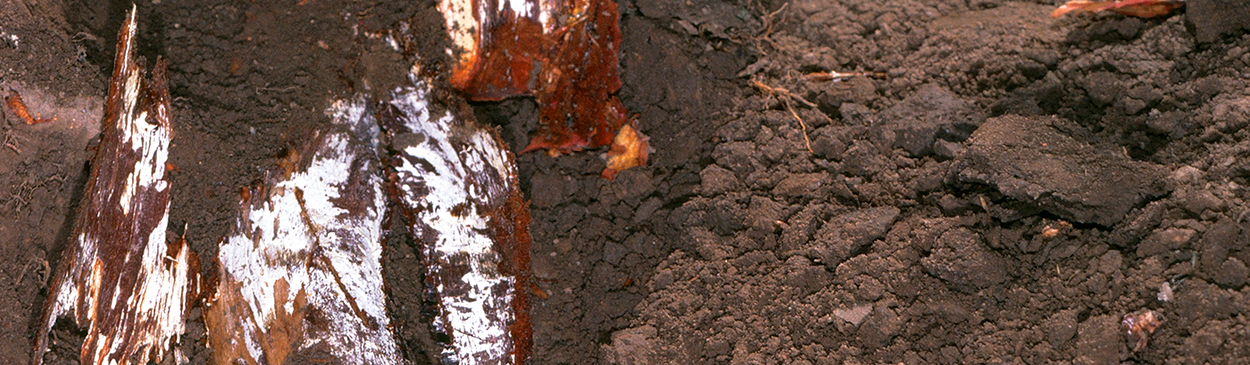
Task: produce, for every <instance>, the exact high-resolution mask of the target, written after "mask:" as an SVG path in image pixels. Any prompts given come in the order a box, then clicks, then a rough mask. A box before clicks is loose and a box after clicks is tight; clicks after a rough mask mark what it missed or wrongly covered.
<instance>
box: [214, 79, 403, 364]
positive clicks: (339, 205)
mask: <svg viewBox="0 0 1250 365" xmlns="http://www.w3.org/2000/svg"><path fill="white" fill-rule="evenodd" d="M365 105H366V104H365V102H364V101H363V99H361V100H351V101H340V102H337V103H335V104H334V106H332V107H331V108H330V110H329V111H328V114H330V116H331V119H332V120H333V122H332V123H330V124H329V125H328V126H327V127H325V128H322V129H319V130H318V131H317V132H316V133H315V135H314V136H312V138H308V139H307V142H306V144H305V145H303V146H301V147H297V148H294V149H291V150H289V152H288V153H287V155H286V156H285V157H284V158H282V159H281V160H280V161H279V164H278V165H279V166H278V167H277V168H276V169H275V170H273V171H271V172H270V173H269V174H268V175H267V176H266V178H265V183H264V186H261V187H258V188H254V189H248V190H244V192H243V194H241V195H242V196H243V201H242V204H241V207H240V215H239V220H238V226H237V228H236V230H235V232H234V233H233V234H231V235H230V236H229V237H227V238H225V239H223V240H222V242H221V243H220V246H219V250H218V255H217V267H218V270H217V276H216V279H217V281H216V283H215V285H214V288H212V289H211V290H212V293H211V294H210V295H208V298H207V299H206V303H207V304H206V305H207V309H206V311H205V315H204V318H205V324H206V325H207V327H208V331H209V336H208V338H209V345H210V346H211V347H212V348H213V355H214V357H215V360H214V361H215V363H217V364H223V365H224V364H284V363H287V364H297V363H342V364H403V363H404V360H403V358H402V355H401V353H400V349H399V346H398V344H397V343H396V341H395V336H394V334H393V333H392V332H391V325H390V319H389V317H388V315H387V310H386V294H385V293H384V292H383V279H382V265H381V258H382V234H383V227H382V224H383V223H382V222H383V219H384V218H385V215H386V195H385V194H384V193H383V184H382V175H381V170H380V167H379V161H378V158H377V142H376V140H377V137H378V127H377V124H376V123H375V120H374V118H373V117H372V116H371V115H370V114H368V113H367V112H366V107H365Z"/></svg>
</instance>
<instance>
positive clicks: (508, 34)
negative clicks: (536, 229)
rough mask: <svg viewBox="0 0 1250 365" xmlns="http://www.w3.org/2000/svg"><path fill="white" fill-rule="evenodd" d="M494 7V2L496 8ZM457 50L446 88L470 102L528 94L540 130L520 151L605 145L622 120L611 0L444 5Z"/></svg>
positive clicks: (458, 0)
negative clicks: (533, 102)
mask: <svg viewBox="0 0 1250 365" xmlns="http://www.w3.org/2000/svg"><path fill="white" fill-rule="evenodd" d="M496 4H497V5H496ZM439 8H440V10H441V11H442V12H443V14H444V16H445V17H446V19H447V29H448V30H449V32H450V34H451V37H452V40H453V42H454V43H455V45H456V48H455V52H454V53H455V54H454V56H455V57H456V58H457V60H458V63H457V65H456V66H455V69H454V72H453V76H452V78H451V83H452V85H453V86H455V87H456V88H457V89H459V90H460V91H462V92H464V93H465V94H466V95H467V96H468V98H469V99H471V100H491V101H493V100H501V99H504V98H507V97H511V96H517V95H528V94H533V95H534V97H535V99H537V101H538V105H539V109H540V110H539V116H540V117H539V121H540V122H541V125H540V126H539V128H538V133H537V134H535V135H534V137H533V139H531V140H530V144H529V146H526V147H525V149H524V151H526V152H528V151H535V150H549V152H559V153H569V152H571V151H580V150H582V149H585V148H595V147H600V146H606V145H609V144H611V143H612V139H613V136H614V135H616V134H617V131H618V130H619V129H620V128H621V126H622V125H625V124H626V123H628V121H627V120H626V117H625V113H626V111H625V106H624V105H622V104H621V101H620V99H618V98H617V96H616V93H617V91H618V90H620V88H621V80H620V76H619V75H618V72H619V71H618V69H619V63H618V61H617V57H618V53H619V52H620V45H621V32H620V28H619V26H618V21H619V20H618V19H619V17H620V16H619V14H618V11H617V4H616V2H615V1H613V0H575V1H554V2H550V1H536V0H526V1H507V2H496V1H484V0H473V1H470V0H444V1H442V2H441V5H440V7H439Z"/></svg>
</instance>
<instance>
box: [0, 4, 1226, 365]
mask: <svg viewBox="0 0 1250 365" xmlns="http://www.w3.org/2000/svg"><path fill="white" fill-rule="evenodd" d="M1056 5H1057V4H1056V3H1051V2H1045V1H1043V2H1029V1H1006V0H973V1H966V0H924V1H920V0H896V1H871V0H793V1H781V0H762V1H759V0H745V1H742V0H735V1H715V0H691V1H663V0H622V1H621V3H620V13H621V20H620V21H621V30H622V32H623V34H624V38H623V42H622V44H621V49H620V52H621V54H620V59H621V75H622V79H623V81H624V87H623V88H622V89H621V90H620V92H619V96H620V98H621V100H622V101H623V102H624V104H625V106H626V107H627V108H628V109H629V111H630V115H631V117H632V118H634V119H635V120H636V121H637V124H638V125H639V127H640V130H641V131H642V132H643V133H645V134H647V135H649V136H650V146H651V147H652V148H653V149H654V151H653V152H652V153H651V156H650V164H649V165H648V166H646V167H644V168H634V169H630V170H626V171H624V172H622V173H620V174H619V175H618V176H617V177H616V178H615V179H614V180H606V179H603V178H600V177H599V172H600V170H602V169H603V166H604V161H603V159H602V158H601V157H600V154H601V153H603V152H605V151H603V150H594V151H584V152H580V153H574V154H572V155H566V156H559V157H554V158H553V157H550V156H548V155H546V154H543V153H529V154H524V155H520V156H519V157H518V159H517V164H518V168H519V171H520V175H521V176H520V179H521V184H522V187H523V191H524V192H525V194H526V196H527V198H528V199H530V200H531V201H532V206H531V209H532V212H533V223H532V225H531V226H530V232H531V233H532V235H533V237H534V242H533V251H532V253H531V254H532V256H533V267H532V270H533V275H534V276H535V278H536V280H535V281H536V282H537V288H535V289H534V293H535V294H536V298H535V299H534V300H533V302H532V303H533V308H532V313H533V326H534V327H533V328H534V351H533V354H534V355H533V363H535V364H566V363H567V364H609V363H611V364H666V363H680V364H701V363H730V364H840V363H846V364H861V363H862V364H879V363H891V364H893V363H905V364H932V363H943V364H945V363H1013V364H1014V363H1027V364H1036V363H1072V364H1113V363H1149V364H1164V363H1166V364H1191V363H1194V364H1197V363H1213V364H1237V363H1247V361H1250V360H1247V359H1250V317H1248V316H1247V314H1248V313H1250V286H1248V285H1247V280H1248V274H1247V272H1248V269H1247V263H1250V247H1248V246H1247V243H1248V242H1250V217H1247V214H1246V212H1248V211H1250V201H1248V200H1247V193H1248V191H1247V186H1248V185H1250V162H1247V161H1250V130H1246V129H1245V127H1246V126H1247V124H1250V88H1248V87H1247V86H1248V85H1250V35H1246V34H1245V29H1246V28H1250V19H1247V18H1246V17H1247V16H1250V15H1248V14H1250V11H1247V9H1246V8H1247V7H1248V6H1247V5H1245V4H1242V3H1237V2H1225V1H1214V0H1207V1H1202V0H1192V1H1189V2H1188V6H1187V8H1185V9H1181V10H1178V11H1176V12H1173V13H1172V14H1170V15H1167V16H1162V17H1157V18H1153V19H1138V18H1131V17H1124V16H1120V15H1115V14H1095V15H1090V14H1080V15H1076V16H1068V17H1064V18H1060V19H1052V18H1050V17H1049V14H1050V12H1051V11H1052V10H1053V9H1054V8H1055V6H1056ZM129 8H130V3H129V2H122V1H113V2H93V1H75V0H64V1H61V0H9V1H3V2H0V88H2V89H3V90H0V91H2V92H3V93H4V94H5V96H8V95H10V94H11V93H12V92H16V93H19V94H20V95H21V97H22V98H23V99H24V101H25V104H26V106H27V107H28V110H29V112H30V114H31V115H32V116H33V117H35V118H55V119H54V120H53V121H51V122H47V123H43V124H38V125H27V124H26V123H25V122H24V121H23V120H22V119H21V117H20V116H18V115H17V114H16V113H14V112H13V111H12V110H11V109H8V108H4V112H3V120H2V121H0V133H2V134H3V146H0V207H2V208H0V237H3V239H2V240H0V307H3V308H5V310H3V311H0V363H6V364H18V363H24V362H26V361H27V360H28V359H29V358H30V357H31V356H32V353H31V344H32V338H33V336H34V333H35V331H36V328H37V324H36V322H38V317H39V313H40V311H41V308H42V306H43V303H44V301H45V297H46V296H47V293H48V285H49V281H50V279H49V277H50V275H51V272H52V271H54V270H55V268H56V267H57V265H58V262H57V261H58V259H57V258H59V257H60V252H61V251H62V250H64V248H65V245H67V244H69V242H71V240H70V239H69V238H70V237H69V235H70V233H69V232H70V230H71V229H72V227H70V226H69V224H68V223H67V222H71V221H72V218H73V215H74V214H75V213H76V210H77V201H78V200H79V199H80V196H81V194H82V189H83V182H84V179H85V177H86V172H87V171H89V166H90V164H91V163H93V162H91V161H88V156H89V153H90V150H91V148H92V146H93V144H95V143H97V142H96V141H95V139H97V138H98V137H97V134H98V131H99V129H100V126H99V120H100V115H101V111H102V108H103V106H102V104H103V98H104V96H105V94H106V92H107V88H106V86H107V82H108V77H109V75H110V73H111V71H112V65H111V62H112V59H113V51H114V50H113V48H114V43H115V41H116V34H117V28H118V26H119V25H120V23H121V19H122V16H123V14H124V12H125V11H126V10H128V9H129ZM138 11H139V14H138V19H139V24H140V33H139V34H140V35H139V52H140V54H141V55H143V56H145V57H147V58H148V59H149V60H154V59H156V58H157V57H161V58H164V59H167V60H168V61H169V80H170V89H171V92H172V94H173V98H174V102H173V104H174V116H175V118H176V119H175V124H174V133H175V135H174V142H173V143H174V144H173V146H172V147H171V148H170V158H169V161H170V163H172V165H173V166H174V168H173V170H172V173H171V177H170V180H171V181H172V183H173V192H174V198H173V202H172V206H171V215H170V225H169V229H170V231H171V232H170V233H171V234H173V235H182V234H185V235H186V237H187V239H188V241H190V242H191V244H192V247H193V248H194V249H195V250H196V251H197V252H198V253H199V254H200V256H201V257H202V258H205V262H211V260H209V258H211V257H213V256H214V255H215V254H216V248H215V247H216V245H217V242H218V240H219V239H221V237H223V236H224V235H225V234H227V233H228V231H229V230H230V229H232V227H233V225H234V224H235V219H236V217H235V214H236V212H237V204H238V199H239V198H238V195H239V189H240V187H243V186H248V185H252V184H255V183H257V182H258V180H259V179H260V178H261V177H262V176H263V174H264V172H265V171H267V170H269V169H271V168H274V166H276V161H277V157H278V156H279V155H280V153H281V151H282V150H283V149H284V148H287V147H288V146H291V145H293V144H295V143H298V142H300V141H299V136H304V135H307V133H308V131H309V130H310V129H312V128H314V127H316V126H318V125H321V124H323V123H326V122H327V121H328V117H327V116H326V114H325V113H324V111H325V110H326V108H327V107H328V106H329V105H330V103H331V102H332V101H333V100H335V99H336V98H343V97H348V96H350V95H352V94H353V93H358V92H374V91H379V90H382V91H384V90H387V87H389V86H388V85H389V84H387V82H391V83H394V82H398V81H396V80H402V78H403V77H402V72H403V70H406V68H407V65H408V64H409V62H411V60H410V59H405V58H404V56H403V55H401V54H399V53H398V52H394V51H389V49H390V48H389V47H387V46H385V44H384V42H383V41H381V40H380V38H379V36H378V35H380V34H385V32H388V31H394V30H398V29H401V28H404V27H405V26H406V29H408V30H407V32H409V33H411V34H414V35H417V37H416V38H417V39H418V41H417V42H416V43H418V44H419V47H417V48H420V49H433V50H439V49H442V47H444V46H443V45H445V44H447V43H446V42H447V39H446V35H444V33H443V31H442V24H443V20H442V18H441V15H440V14H439V13H438V12H437V10H436V9H435V4H434V3H433V2H431V1H416V2H373V1H351V2H347V1H329V0H307V1H299V2H295V1H286V2H280V3H275V4H263V3H259V2H258V3H251V2H224V1H201V2H195V3H190V2H179V1H151V2H144V3H141V4H139V6H138ZM432 53H433V55H431V56H428V57H442V56H441V55H439V53H438V52H432ZM149 64H151V63H149ZM816 72H864V73H866V74H865V75H863V76H855V77H850V78H846V79H841V80H833V81H824V80H822V79H821V78H819V77H813V76H811V75H810V74H812V73H816ZM474 107H475V108H476V111H477V116H478V119H479V121H480V122H482V123H484V124H488V125H494V126H497V127H498V128H499V130H500V132H501V135H502V136H503V138H504V139H505V140H506V141H507V142H508V143H509V144H510V145H511V146H512V148H513V150H514V151H515V150H519V149H520V148H521V147H524V146H525V145H526V143H527V141H528V138H529V135H530V134H531V133H532V132H533V131H534V130H535V129H536V125H537V106H536V104H535V102H534V101H533V100H532V99H531V98H523V97H522V98H513V99H509V100H505V101H503V102H499V103H479V104H475V105H474ZM94 163H101V162H99V161H96V162H94ZM411 242H412V241H411V240H410V239H408V240H405V239H402V238H401V239H392V240H390V241H389V242H388V244H387V251H386V259H385V261H386V262H385V268H386V277H387V280H388V283H387V284H388V285H389V288H390V295H391V302H392V303H391V313H392V315H393V317H394V323H395V330H396V332H397V333H398V335H399V338H401V339H402V340H403V343H404V346H405V347H406V348H407V356H408V357H409V358H410V359H411V360H412V361H413V363H416V364H423V363H430V362H431V361H432V359H433V357H432V355H431V354H432V353H434V351H435V349H434V348H433V347H431V346H433V345H431V342H430V334H429V329H428V327H427V324H425V323H423V322H422V320H421V318H422V316H421V312H422V301H421V300H422V298H421V294H420V293H421V288H420V282H421V281H420V273H421V267H420V260H419V258H418V257H416V256H415V255H416V252H419V250H418V249H417V247H414V246H413V245H412V243H411ZM206 266H209V265H206ZM208 269H209V268H208V267H206V268H205V270H206V271H207V270H208ZM1144 311H1153V313H1155V314H1156V315H1157V317H1158V318H1159V319H1160V322H1159V324H1158V328H1157V330H1154V331H1153V333H1149V337H1148V341H1145V342H1140V341H1139V339H1140V338H1141V335H1142V334H1145V333H1148V332H1149V331H1145V330H1139V331H1137V332H1136V334H1137V335H1138V336H1137V337H1134V336H1131V335H1130V334H1129V333H1126V329H1125V327H1124V325H1123V324H1122V320H1123V319H1124V318H1125V316H1126V315H1130V316H1131V317H1130V318H1142V317H1141V315H1142V313H1144ZM205 336H206V334H205V331H204V327H203V324H202V322H201V320H200V319H199V311H198V310H196V311H194V312H193V313H192V319H191V324H190V330H189V331H188V333H187V334H186V335H184V336H183V338H181V341H180V344H179V345H178V348H179V352H178V354H176V356H175V357H176V358H177V359H174V358H171V359H170V360H169V361H171V362H172V361H175V360H185V361H188V362H190V363H192V364H204V363H209V362H210V359H211V356H212V349H210V348H208V347H206V346H205V343H206V339H205ZM81 341H82V332H80V331H76V330H73V329H72V326H69V325H67V324H65V323H62V324H60V325H58V327H57V329H56V330H55V331H53V333H52V337H51V343H52V349H51V351H50V352H49V353H47V354H46V355H45V360H46V362H47V363H53V364H61V363H76V359H77V353H78V346H79V345H80V344H81Z"/></svg>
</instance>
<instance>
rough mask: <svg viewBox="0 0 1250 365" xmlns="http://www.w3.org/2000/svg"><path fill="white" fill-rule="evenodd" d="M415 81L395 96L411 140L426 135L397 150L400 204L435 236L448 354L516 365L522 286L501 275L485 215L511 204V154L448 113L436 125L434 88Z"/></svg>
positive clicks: (432, 271)
mask: <svg viewBox="0 0 1250 365" xmlns="http://www.w3.org/2000/svg"><path fill="white" fill-rule="evenodd" d="M414 82H415V83H416V86H415V87H411V88H401V89H397V90H396V91H395V92H394V93H393V94H392V96H393V100H392V101H391V105H392V106H394V107H395V108H396V109H397V110H399V113H398V114H399V116H400V117H399V118H400V119H401V121H402V122H403V125H404V126H405V127H406V129H408V133H411V134H413V135H416V136H420V138H416V140H417V141H419V142H418V143H413V144H410V145H405V146H396V147H397V148H396V149H397V150H399V152H400V156H401V158H399V159H397V161H398V164H397V166H394V168H395V170H396V172H397V175H398V178H399V186H400V190H401V192H400V194H401V199H402V200H403V203H404V204H406V205H407V206H409V207H411V208H412V209H413V210H414V212H415V214H414V215H415V217H414V219H416V220H417V221H418V222H414V227H415V228H414V231H419V230H429V232H432V234H431V235H432V236H435V237H436V238H435V242H434V243H433V245H432V246H430V247H426V248H425V253H426V255H427V258H426V265H427V266H430V267H427V268H426V270H427V273H428V274H427V276H432V277H435V278H436V281H437V283H438V286H437V288H435V289H436V290H437V291H438V293H439V295H438V298H439V302H440V303H439V304H440V307H441V309H442V314H441V317H440V318H439V319H437V320H436V321H435V326H436V327H437V328H439V329H440V330H443V331H446V332H447V334H448V335H450V336H451V342H452V343H451V346H449V347H448V348H446V349H445V351H444V354H443V355H444V357H445V358H447V359H448V361H449V362H454V363H458V364H461V365H473V364H496V363H515V361H513V360H512V359H511V358H510V356H511V350H512V341H511V337H510V336H511V334H510V332H509V328H508V326H509V324H511V323H513V321H514V318H513V313H512V301H513V300H514V298H513V296H514V293H513V290H514V289H513V285H514V282H515V280H516V279H515V278H514V277H513V276H511V275H505V274H503V273H501V272H500V271H499V270H498V267H499V263H500V260H502V259H503V258H502V257H501V255H500V253H499V252H496V248H495V246H494V241H493V239H492V237H491V236H490V235H489V232H490V227H488V223H489V222H488V218H487V216H486V214H487V212H483V211H480V209H482V208H483V207H489V206H492V205H495V204H494V202H496V201H498V200H499V199H506V195H505V193H506V192H507V191H509V190H508V189H507V186H506V185H504V184H505V183H506V181H509V180H507V179H506V177H508V176H510V174H511V173H512V168H511V165H510V164H508V163H507V161H508V160H507V158H508V156H507V151H506V150H504V149H502V148H500V146H499V144H498V143H497V142H496V140H495V138H494V137H493V136H492V135H490V134H489V132H488V130H485V129H481V128H472V129H469V128H465V125H466V124H465V122H464V121H458V120H456V119H455V118H454V116H453V115H452V114H450V113H448V112H443V113H442V115H439V116H438V118H437V119H432V118H431V113H430V101H429V100H428V99H427V94H428V92H427V86H426V85H425V84H424V83H423V82H421V81H420V80H414ZM457 128H459V129H457ZM414 233H416V234H418V235H420V234H422V233H421V232H414ZM427 244H428V242H427ZM466 269H467V270H466ZM454 273H462V274H459V276H455V275H456V274H454ZM427 281H429V279H427Z"/></svg>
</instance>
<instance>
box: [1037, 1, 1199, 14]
mask: <svg viewBox="0 0 1250 365" xmlns="http://www.w3.org/2000/svg"><path fill="white" fill-rule="evenodd" d="M1182 6H1185V2H1184V1H1183V0H1123V1H1088V0H1073V1H1069V2H1067V3H1066V4H1063V5H1062V6H1060V7H1059V8H1058V9H1055V11H1054V12H1052V13H1050V17H1051V18H1058V17H1061V16H1063V15H1064V14H1068V13H1071V12H1081V13H1094V12H1099V11H1111V12H1116V13H1119V14H1122V15H1127V16H1134V17H1138V18H1153V17H1157V16H1163V15H1168V14H1170V13H1171V12H1172V10H1176V9H1177V8H1180V7H1182Z"/></svg>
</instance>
